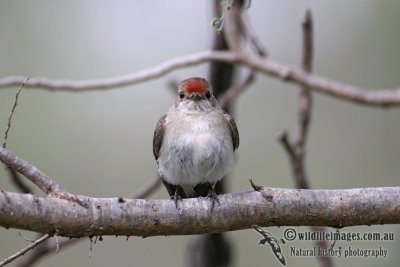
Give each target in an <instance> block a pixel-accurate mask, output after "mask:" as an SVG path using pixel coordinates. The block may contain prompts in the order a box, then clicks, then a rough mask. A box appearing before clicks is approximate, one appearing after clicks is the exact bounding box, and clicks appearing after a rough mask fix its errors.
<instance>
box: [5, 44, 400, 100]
mask: <svg viewBox="0 0 400 267" xmlns="http://www.w3.org/2000/svg"><path fill="white" fill-rule="evenodd" d="M207 61H219V62H227V63H239V64H242V65H245V66H247V67H249V68H253V69H254V70H256V71H259V72H261V73H264V74H267V75H271V76H275V77H278V78H281V79H282V80H285V81H288V82H293V83H298V84H301V85H303V86H307V87H309V88H310V89H313V90H315V91H317V92H320V93H324V94H328V95H331V96H334V97H337V98H339V99H343V100H347V101H351V102H355V103H359V104H365V105H371V106H383V107H390V106H396V107H397V106H400V88H399V89H379V90H376V91H372V90H367V89H364V88H361V87H356V86H351V85H347V84H343V83H340V82H337V81H334V80H331V79H327V78H324V77H320V76H317V75H314V74H309V73H304V71H302V70H300V69H298V68H295V67H292V66H289V65H285V64H282V63H279V62H276V61H273V60H272V59H264V58H251V57H250V56H248V57H247V56H243V55H237V54H235V53H234V52H224V51H205V52H199V53H196V54H192V55H188V56H184V57H178V58H173V59H170V60H168V61H166V62H164V63H162V64H160V65H158V66H155V67H153V68H149V69H145V70H142V71H139V72H136V73H132V74H128V75H124V76H117V77H114V78H109V79H99V80H88V81H68V80H50V79H47V78H31V79H30V80H29V81H28V82H27V83H26V84H25V87H28V86H29V87H42V88H45V89H50V90H68V91H77V92H78V91H86V90H96V89H109V88H113V87H121V86H127V85H132V84H135V83H139V82H143V81H146V80H149V79H153V78H157V77H160V76H162V75H164V74H166V73H168V72H171V71H172V70H175V69H178V68H183V67H188V66H192V65H196V64H200V63H203V62H207ZM25 80H26V77H5V78H2V79H0V87H6V86H10V85H18V84H21V83H22V82H23V81H25Z"/></svg>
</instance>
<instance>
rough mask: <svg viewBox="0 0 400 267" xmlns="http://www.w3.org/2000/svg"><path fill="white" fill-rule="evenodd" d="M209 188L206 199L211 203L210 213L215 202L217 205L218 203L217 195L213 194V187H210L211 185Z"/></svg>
mask: <svg viewBox="0 0 400 267" xmlns="http://www.w3.org/2000/svg"><path fill="white" fill-rule="evenodd" d="M209 186H210V193H209V194H208V198H209V199H211V201H212V203H211V211H212V210H213V209H214V206H215V201H217V203H218V205H220V203H219V199H218V196H217V193H216V192H215V189H214V186H212V185H211V184H210V185H209Z"/></svg>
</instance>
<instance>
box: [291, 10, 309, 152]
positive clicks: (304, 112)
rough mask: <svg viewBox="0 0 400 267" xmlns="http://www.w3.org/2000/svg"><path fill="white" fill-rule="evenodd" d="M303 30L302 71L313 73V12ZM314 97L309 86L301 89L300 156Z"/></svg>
mask: <svg viewBox="0 0 400 267" xmlns="http://www.w3.org/2000/svg"><path fill="white" fill-rule="evenodd" d="M302 29H303V58H302V64H301V69H302V70H303V71H304V72H305V73H309V72H311V69H312V59H313V21H312V15H311V10H310V9H307V10H306V12H305V16H304V20H303V23H302ZM311 107H312V96H311V93H310V89H309V88H308V87H307V86H302V87H301V89H300V105H299V120H298V126H297V133H296V138H295V142H294V146H295V147H296V150H298V151H296V152H297V153H299V154H302V153H303V148H304V145H305V142H306V139H307V132H308V128H309V124H310V118H311Z"/></svg>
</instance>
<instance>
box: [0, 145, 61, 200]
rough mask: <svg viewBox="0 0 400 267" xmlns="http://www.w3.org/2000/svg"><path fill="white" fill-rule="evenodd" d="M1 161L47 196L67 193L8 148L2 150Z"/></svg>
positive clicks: (0, 149) (0, 151) (0, 153)
mask: <svg viewBox="0 0 400 267" xmlns="http://www.w3.org/2000/svg"><path fill="white" fill-rule="evenodd" d="M0 160H1V161H2V162H3V163H4V164H6V165H7V166H8V167H10V168H12V169H13V170H15V171H17V172H19V173H21V174H22V175H24V176H25V177H26V178H28V179H29V180H31V181H32V182H33V183H34V184H35V185H37V187H39V188H40V189H41V190H42V191H43V192H45V193H46V194H51V193H55V194H56V193H64V192H66V191H65V189H63V188H62V187H61V186H60V185H58V184H57V183H56V182H55V181H53V180H52V179H51V178H50V177H48V176H47V175H46V174H44V173H43V172H42V171H40V170H39V169H38V168H36V167H35V166H32V165H31V164H29V163H28V162H26V161H24V160H23V159H20V158H19V157H17V156H15V155H14V154H12V153H11V152H10V151H9V150H7V149H6V148H3V147H1V148H0Z"/></svg>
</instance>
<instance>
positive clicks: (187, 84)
mask: <svg viewBox="0 0 400 267" xmlns="http://www.w3.org/2000/svg"><path fill="white" fill-rule="evenodd" d="M210 89H211V86H210V84H209V83H208V82H207V80H206V79H203V78H199V77H194V78H189V79H186V80H184V81H182V82H181V83H180V84H179V90H182V91H185V92H187V93H188V94H189V95H191V94H193V93H197V94H199V95H202V94H203V93H204V92H205V91H207V90H210Z"/></svg>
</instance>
